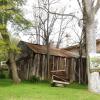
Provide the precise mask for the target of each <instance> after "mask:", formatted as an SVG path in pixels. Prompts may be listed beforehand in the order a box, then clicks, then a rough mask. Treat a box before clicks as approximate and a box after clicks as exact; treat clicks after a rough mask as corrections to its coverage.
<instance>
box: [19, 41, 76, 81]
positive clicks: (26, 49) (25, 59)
mask: <svg viewBox="0 0 100 100" xmlns="http://www.w3.org/2000/svg"><path fill="white" fill-rule="evenodd" d="M18 46H19V47H20V48H21V54H20V55H19V57H18V58H17V65H18V72H19V76H20V78H21V79H25V80H29V79H30V78H31V77H32V76H36V77H39V78H40V79H41V80H47V79H48V80H50V79H51V71H53V70H65V71H66V78H67V79H68V80H69V81H70V82H73V81H75V67H76V58H77V57H78V56H77V55H75V54H74V53H71V52H69V51H66V50H61V49H57V48H52V47H49V55H50V56H49V66H48V67H47V46H45V45H38V44H32V43H27V42H23V41H21V42H20V43H19V45H18Z"/></svg>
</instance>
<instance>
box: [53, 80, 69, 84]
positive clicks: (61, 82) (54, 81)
mask: <svg viewBox="0 0 100 100" xmlns="http://www.w3.org/2000/svg"><path fill="white" fill-rule="evenodd" d="M52 82H53V83H59V84H70V83H69V82H63V81H57V80H52Z"/></svg>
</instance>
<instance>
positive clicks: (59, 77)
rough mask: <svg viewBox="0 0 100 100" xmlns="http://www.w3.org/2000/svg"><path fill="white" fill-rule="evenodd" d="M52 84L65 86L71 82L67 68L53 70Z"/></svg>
mask: <svg viewBox="0 0 100 100" xmlns="http://www.w3.org/2000/svg"><path fill="white" fill-rule="evenodd" d="M51 76H52V79H51V85H52V86H65V85H67V84H70V83H69V82H68V79H67V78H66V71H65V70H55V71H51Z"/></svg>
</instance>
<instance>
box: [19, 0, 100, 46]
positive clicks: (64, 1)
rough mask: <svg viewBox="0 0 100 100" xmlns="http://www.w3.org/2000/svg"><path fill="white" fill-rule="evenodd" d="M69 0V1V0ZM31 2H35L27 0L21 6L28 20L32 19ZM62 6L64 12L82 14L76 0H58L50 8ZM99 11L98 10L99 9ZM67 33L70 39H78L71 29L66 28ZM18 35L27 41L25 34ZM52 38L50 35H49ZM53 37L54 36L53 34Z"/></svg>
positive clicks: (98, 33) (99, 25) (99, 14)
mask: <svg viewBox="0 0 100 100" xmlns="http://www.w3.org/2000/svg"><path fill="white" fill-rule="evenodd" d="M69 1H70V2H69ZM33 4H36V0H27V3H26V5H25V6H23V8H24V13H25V17H26V18H27V19H29V20H31V21H33V20H32V19H33V13H32V12H33V11H32V10H33V9H32V6H33ZM63 7H66V12H65V13H67V14H68V13H70V12H72V13H74V14H75V15H76V16H77V17H79V18H81V17H82V14H81V11H80V7H79V5H78V3H77V0H60V1H59V2H58V3H56V4H54V5H52V8H53V9H58V10H60V9H61V8H63ZM99 12H100V11H99ZM99 12H98V14H97V16H96V20H97V23H98V25H97V31H98V32H97V35H98V37H99V38H100V20H99V18H100V13H99ZM73 23H75V22H73ZM75 27H76V32H77V33H78V34H80V33H81V28H80V27H79V26H78V25H76V26H75ZM67 31H68V32H69V33H71V37H72V39H74V40H75V41H77V40H78V37H77V36H76V35H75V33H73V31H72V30H71V29H68V30H67ZM20 37H21V39H22V40H24V41H28V39H29V37H28V36H25V35H22V34H20ZM51 38H52V37H51ZM53 38H54V36H53ZM55 38H57V35H56V37H55ZM63 45H64V46H65V45H66V43H65V44H64V43H63Z"/></svg>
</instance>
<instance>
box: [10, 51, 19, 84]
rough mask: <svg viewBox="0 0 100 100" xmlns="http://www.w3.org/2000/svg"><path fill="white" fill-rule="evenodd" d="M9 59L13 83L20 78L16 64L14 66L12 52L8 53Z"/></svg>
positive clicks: (17, 81)
mask: <svg viewBox="0 0 100 100" xmlns="http://www.w3.org/2000/svg"><path fill="white" fill-rule="evenodd" d="M9 61H10V67H11V70H12V78H13V81H14V83H20V82H21V80H20V78H19V77H18V72H17V66H16V62H15V57H14V54H13V53H9Z"/></svg>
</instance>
